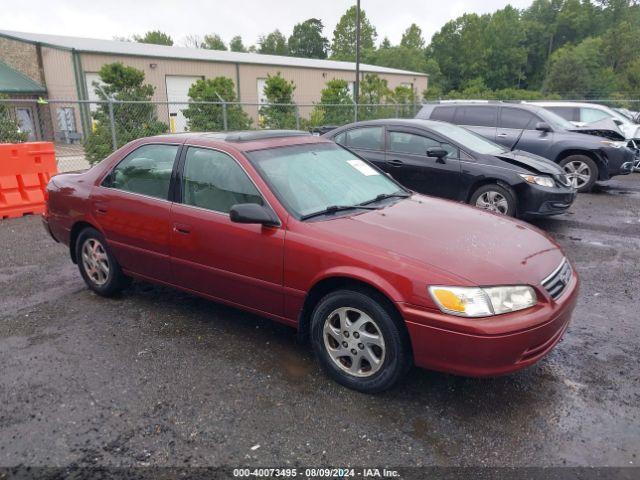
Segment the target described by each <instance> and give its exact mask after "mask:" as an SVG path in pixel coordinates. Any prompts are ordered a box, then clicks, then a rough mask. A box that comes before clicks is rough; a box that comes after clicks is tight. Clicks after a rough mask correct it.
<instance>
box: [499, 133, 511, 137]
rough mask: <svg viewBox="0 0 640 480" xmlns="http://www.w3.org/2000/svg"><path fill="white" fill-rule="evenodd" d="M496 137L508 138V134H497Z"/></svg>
mask: <svg viewBox="0 0 640 480" xmlns="http://www.w3.org/2000/svg"><path fill="white" fill-rule="evenodd" d="M497 136H498V137H508V136H509V134H508V133H499V134H498V135H497Z"/></svg>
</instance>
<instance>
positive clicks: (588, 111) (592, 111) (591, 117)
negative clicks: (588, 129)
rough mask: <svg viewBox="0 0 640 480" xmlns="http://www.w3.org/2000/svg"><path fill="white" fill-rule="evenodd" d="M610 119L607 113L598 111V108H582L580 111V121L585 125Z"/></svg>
mask: <svg viewBox="0 0 640 480" xmlns="http://www.w3.org/2000/svg"><path fill="white" fill-rule="evenodd" d="M605 118H609V114H608V113H607V112H603V111H602V110H598V109H597V108H581V109H580V121H581V122H584V123H591V122H597V121H599V120H602V119H605Z"/></svg>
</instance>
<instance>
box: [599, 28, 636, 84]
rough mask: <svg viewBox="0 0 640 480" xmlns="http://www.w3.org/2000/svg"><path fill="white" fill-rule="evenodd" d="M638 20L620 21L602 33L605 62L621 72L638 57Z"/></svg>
mask: <svg viewBox="0 0 640 480" xmlns="http://www.w3.org/2000/svg"><path fill="white" fill-rule="evenodd" d="M639 23H640V22H635V24H634V23H632V22H631V21H629V20H624V21H622V22H620V23H619V24H618V25H617V26H616V27H614V28H610V29H609V30H607V31H606V32H605V33H604V34H603V35H602V37H601V38H602V48H603V49H604V55H605V58H606V59H607V64H608V65H609V66H610V67H611V68H613V70H614V71H615V72H621V71H623V70H625V69H626V68H627V67H629V65H631V64H632V63H633V62H634V61H635V60H637V59H638V58H640V24H639Z"/></svg>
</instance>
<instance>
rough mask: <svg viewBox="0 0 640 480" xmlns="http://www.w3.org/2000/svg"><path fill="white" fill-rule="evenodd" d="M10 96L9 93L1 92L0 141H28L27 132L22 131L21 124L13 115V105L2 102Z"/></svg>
mask: <svg viewBox="0 0 640 480" xmlns="http://www.w3.org/2000/svg"><path fill="white" fill-rule="evenodd" d="M8 98H9V96H8V95H4V94H0V143H22V142H26V141H27V138H28V135H27V133H26V132H21V131H20V125H18V122H17V121H16V119H15V118H14V116H13V115H12V112H11V107H9V105H7V104H6V103H4V102H2V100H6V99H8Z"/></svg>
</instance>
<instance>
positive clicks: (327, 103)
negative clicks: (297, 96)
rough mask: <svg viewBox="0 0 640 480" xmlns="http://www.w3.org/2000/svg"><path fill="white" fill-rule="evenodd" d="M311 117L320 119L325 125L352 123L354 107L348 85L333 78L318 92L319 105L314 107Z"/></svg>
mask: <svg viewBox="0 0 640 480" xmlns="http://www.w3.org/2000/svg"><path fill="white" fill-rule="evenodd" d="M311 115H312V117H315V118H322V120H323V122H324V124H325V125H344V124H345V123H349V122H352V121H353V118H354V106H353V99H352V98H351V93H350V92H349V83H348V82H347V81H346V80H342V79H338V78H334V79H333V80H329V81H328V82H327V83H326V84H325V88H323V89H322V91H321V92H320V104H318V105H316V106H315V107H314V109H313V112H312V114H311Z"/></svg>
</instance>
